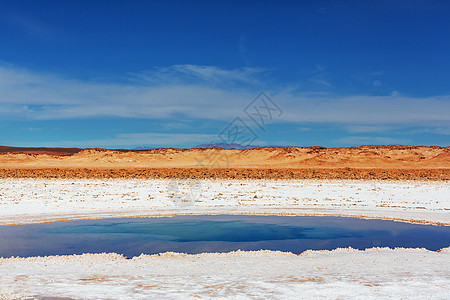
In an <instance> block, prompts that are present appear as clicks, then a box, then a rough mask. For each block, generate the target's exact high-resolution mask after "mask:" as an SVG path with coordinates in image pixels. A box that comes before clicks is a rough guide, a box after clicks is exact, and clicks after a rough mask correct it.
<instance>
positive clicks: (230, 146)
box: [192, 143, 265, 150]
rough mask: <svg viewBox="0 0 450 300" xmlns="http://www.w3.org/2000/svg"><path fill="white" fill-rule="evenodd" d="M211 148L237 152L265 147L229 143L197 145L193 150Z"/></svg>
mask: <svg viewBox="0 0 450 300" xmlns="http://www.w3.org/2000/svg"><path fill="white" fill-rule="evenodd" d="M211 147H218V148H223V149H227V150H228V149H236V150H247V149H252V148H262V147H265V146H256V145H245V146H243V145H240V144H236V143H232V144H227V143H215V144H201V145H197V146H195V147H192V148H203V149H206V148H211Z"/></svg>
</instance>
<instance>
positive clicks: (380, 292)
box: [0, 248, 450, 299]
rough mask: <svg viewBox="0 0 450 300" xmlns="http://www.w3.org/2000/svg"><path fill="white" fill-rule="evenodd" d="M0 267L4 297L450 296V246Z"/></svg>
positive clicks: (7, 262)
mask: <svg viewBox="0 0 450 300" xmlns="http://www.w3.org/2000/svg"><path fill="white" fill-rule="evenodd" d="M0 274H2V276H1V277H0V298H3V299H33V298H35V299H50V298H46V297H70V298H76V299H150V298H164V299H198V298H203V299H205V298H206V299H207V298H216V299H225V298H228V299H249V298H252V299H267V298H271V299H299V298H301V299H316V298H332V299H337V298H358V299H379V298H390V299H400V298H402V299H405V298H407V299H448V298H449V296H450V289H449V286H450V248H446V249H444V250H442V251H441V252H439V253H438V252H429V251H426V250H424V249H396V250H392V249H386V248H381V249H380V248H373V249H370V250H366V251H356V250H352V249H338V250H334V251H307V252H304V253H303V254H301V255H299V256H297V255H294V254H290V253H282V252H271V251H258V252H233V253H226V254H217V253H216V254H199V255H184V254H171V253H166V254H163V255H161V256H158V255H156V256H149V255H142V256H140V257H136V258H133V259H131V260H126V259H124V257H123V256H121V255H117V254H85V255H81V256H53V257H45V258H42V257H37V258H36V257H34V258H13V259H0ZM52 299H53V298H52Z"/></svg>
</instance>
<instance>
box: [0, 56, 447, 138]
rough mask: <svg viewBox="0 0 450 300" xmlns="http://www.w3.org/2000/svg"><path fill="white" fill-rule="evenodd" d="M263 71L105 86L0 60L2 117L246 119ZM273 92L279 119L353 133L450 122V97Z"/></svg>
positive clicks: (182, 70)
mask: <svg viewBox="0 0 450 300" xmlns="http://www.w3.org/2000/svg"><path fill="white" fill-rule="evenodd" d="M258 72H259V71H258V70H255V69H238V70H223V69H220V68H218V67H205V66H193V65H178V66H173V67H168V68H166V70H162V71H160V72H156V73H147V74H146V76H150V77H151V76H153V77H151V78H156V79H157V80H155V81H154V82H153V83H152V84H148V82H133V81H130V82H125V83H124V82H122V83H105V82H98V81H92V80H91V81H89V80H76V79H71V78H66V77H64V76H60V75H55V74H45V73H37V72H31V71H28V70H24V69H20V68H17V67H14V66H11V65H4V64H3V65H1V64H0V117H1V118H2V119H3V120H8V119H9V120H11V119H29V120H43V119H70V118H95V117H100V116H110V117H126V118H148V119H165V120H171V121H174V120H176V121H182V120H180V116H181V118H182V119H183V118H184V119H186V120H201V119H214V120H221V121H225V122H229V121H230V120H232V119H234V118H235V117H236V116H241V115H242V114H243V112H242V110H243V108H244V107H246V106H247V104H248V103H249V102H250V101H252V100H253V98H254V97H255V96H256V94H257V93H258V92H259V91H260V90H259V88H260V85H258V87H256V86H252V85H251V84H246V82H247V83H249V82H253V81H255V82H256V81H258V80H259V79H258V75H257V74H259V73H258ZM172 73H176V74H177V75H176V77H177V78H178V79H177V80H176V81H175V82H174V81H171V80H170V79H167V80H162V78H166V77H167V78H169V77H170V76H169V75H170V74H172ZM165 76H166V77H165ZM151 78H150V79H149V81H151ZM193 78H194V79H195V78H199V79H201V80H196V79H195V80H193ZM233 80H234V81H240V82H241V83H242V85H243V86H245V88H243V87H242V86H233V85H228V84H227V83H228V82H229V81H233ZM210 82H214V83H215V84H213V85H211V84H209V83H210ZM265 91H266V92H268V93H269V95H271V96H272V98H273V100H274V101H275V102H276V103H277V104H278V106H280V107H281V108H282V109H283V111H284V114H283V117H282V118H281V119H278V120H277V122H290V123H299V124H301V123H305V122H309V123H327V122H329V123H339V124H342V125H345V126H348V127H349V128H350V132H376V131H380V130H382V129H383V128H384V129H386V130H387V129H388V128H389V127H391V126H398V125H405V126H406V125H414V126H435V127H448V126H449V125H450V114H449V113H448V112H449V111H450V96H449V95H444V96H439V97H422V98H413V97H407V96H403V95H401V94H399V93H396V94H392V95H388V96H369V95H355V96H345V97H337V96H333V95H331V94H326V93H319V94H311V93H307V91H306V92H303V93H297V92H295V91H294V90H292V89H289V88H286V89H283V87H280V86H267V87H266V89H265Z"/></svg>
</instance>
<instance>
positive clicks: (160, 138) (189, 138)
mask: <svg viewBox="0 0 450 300" xmlns="http://www.w3.org/2000/svg"><path fill="white" fill-rule="evenodd" d="M216 139H217V135H214V134H191V133H187V134H182V133H180V134H178V133H153V132H145V133H127V134H118V135H116V136H115V137H113V138H107V139H92V140H62V141H54V142H51V141H50V142H39V143H36V144H33V143H31V144H30V143H26V144H24V143H22V144H21V143H14V145H15V146H27V147H99V146H102V147H109V146H113V147H116V146H118V145H120V146H136V145H140V144H144V145H146V146H155V147H157V146H179V145H186V144H197V143H198V144H200V143H210V142H211V141H213V140H216Z"/></svg>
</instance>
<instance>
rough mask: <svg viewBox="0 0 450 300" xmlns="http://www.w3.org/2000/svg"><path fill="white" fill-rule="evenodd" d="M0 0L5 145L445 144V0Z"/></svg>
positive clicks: (448, 94) (449, 69)
mask: <svg viewBox="0 0 450 300" xmlns="http://www.w3.org/2000/svg"><path fill="white" fill-rule="evenodd" d="M0 4H1V10H0V145H11V146H63V147H69V146H75V147H94V146H97V147H106V148H133V147H136V146H139V145H141V144H143V145H146V146H159V147H169V146H175V147H190V146H194V145H197V144H202V143H211V142H221V141H222V140H221V139H220V138H221V137H223V135H221V134H222V133H223V131H224V129H225V128H229V124H230V123H231V122H233V120H235V119H236V118H239V120H241V121H243V122H244V123H245V124H246V126H247V127H246V128H249V130H251V132H253V133H254V139H253V140H252V144H258V145H298V146H311V145H321V146H326V147H335V146H354V145H362V144H411V145H441V146H449V145H450V34H449V33H450V18H448V16H449V15H450V2H448V1H20V0H15V1H3V0H2V1H0ZM261 91H263V92H265V93H266V94H267V95H268V96H269V97H270V99H271V100H272V101H273V103H274V104H275V105H277V106H278V107H279V108H280V110H281V111H280V113H277V114H276V115H273V116H272V118H267V119H265V124H264V126H262V127H260V126H257V124H255V122H254V121H253V120H252V119H251V118H249V116H248V115H247V114H246V113H245V111H244V110H245V108H246V107H247V106H248V105H249V104H250V103H252V101H253V100H254V99H255V97H257V96H258V94H259V93H260V92H261Z"/></svg>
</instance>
